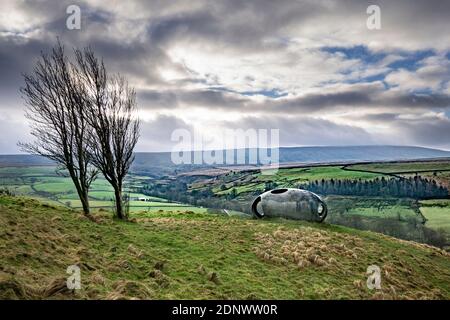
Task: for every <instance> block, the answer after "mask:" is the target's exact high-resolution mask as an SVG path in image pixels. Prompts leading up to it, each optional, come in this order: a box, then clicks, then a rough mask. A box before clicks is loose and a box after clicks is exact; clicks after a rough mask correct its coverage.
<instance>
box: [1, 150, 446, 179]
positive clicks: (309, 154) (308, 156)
mask: <svg viewBox="0 0 450 320" xmlns="http://www.w3.org/2000/svg"><path fill="white" fill-rule="evenodd" d="M251 150H255V149H251ZM222 152H224V155H225V151H222ZM192 155H194V153H192ZM434 158H450V152H449V151H443V150H438V149H431V148H422V147H409V146H342V147H332V146H330V147H282V148H280V163H299V162H300V163H329V162H345V161H349V162H358V161H394V160H417V159H434ZM235 159H236V155H235ZM248 159H249V150H246V156H245V161H246V164H248V163H249V161H248ZM235 162H236V161H235ZM51 164H52V162H51V161H49V160H47V159H45V158H42V157H39V156H34V155H0V166H27V165H51ZM194 167H195V168H199V167H207V166H206V165H203V166H199V165H196V166H192V165H175V164H173V163H172V161H171V154H170V152H137V153H136V158H135V161H134V163H133V166H132V170H133V171H134V172H145V173H147V174H154V175H156V176H161V175H165V174H171V173H173V172H175V171H176V172H184V171H188V170H191V169H192V168H194Z"/></svg>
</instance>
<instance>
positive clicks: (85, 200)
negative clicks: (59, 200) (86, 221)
mask: <svg viewBox="0 0 450 320" xmlns="http://www.w3.org/2000/svg"><path fill="white" fill-rule="evenodd" d="M69 174H70V177H71V178H72V181H73V183H74V185H75V189H77V193H78V197H79V198H80V201H81V205H82V206H83V213H84V215H85V216H90V213H91V212H90V207H89V197H88V192H87V190H83V189H82V188H81V185H80V183H79V182H78V179H77V178H76V176H75V174H74V173H73V171H72V170H69Z"/></svg>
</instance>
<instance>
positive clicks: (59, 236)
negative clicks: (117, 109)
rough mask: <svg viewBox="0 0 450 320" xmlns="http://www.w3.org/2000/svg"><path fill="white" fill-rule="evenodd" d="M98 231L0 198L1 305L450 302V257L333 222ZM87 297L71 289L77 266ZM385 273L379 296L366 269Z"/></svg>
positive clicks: (78, 219)
mask: <svg viewBox="0 0 450 320" xmlns="http://www.w3.org/2000/svg"><path fill="white" fill-rule="evenodd" d="M96 217H97V220H98V221H97V223H95V222H92V221H90V220H88V219H86V218H84V217H83V216H82V215H81V214H79V213H77V212H75V211H71V210H69V209H66V208H62V207H52V206H49V205H44V204H41V203H39V202H38V201H36V200H30V199H26V198H20V197H9V196H0V299H5V298H7V299H11V298H19V299H25V298H27V299H42V298H46V299H56V298H59V299H88V298H99V299H121V298H140V299H180V298H181V299H182V298H188V299H189V298H193V299H271V298H274V299H342V298H350V299H359V298H362V299H370V298H375V299H377V298H394V299H404V298H420V299H427V298H429V299H450V256H449V255H448V254H447V253H445V252H443V251H441V250H438V249H435V248H431V247H427V246H425V245H419V244H415V243H410V242H405V241H400V240H396V239H393V238H389V237H386V236H383V235H379V234H375V233H371V232H363V231H357V230H352V229H348V228H344V227H338V226H333V225H327V224H322V225H318V224H310V223H306V222H294V221H285V220H263V221H257V220H246V219H239V218H226V217H222V216H215V215H206V214H196V213H191V212H186V213H169V212H165V213H154V214H146V215H145V216H144V215H143V216H142V217H139V218H136V221H135V222H119V221H113V220H112V219H111V218H110V217H109V214H108V213H106V212H99V213H98V214H97V215H96ZM72 264H77V265H78V266H80V267H81V285H82V289H81V290H78V291H76V292H71V291H69V290H68V289H66V287H65V279H66V277H67V276H68V275H67V274H66V269H67V267H68V266H69V265H72ZM372 264H376V265H378V266H379V267H380V268H381V271H382V282H381V286H382V289H381V290H378V291H377V290H372V291H371V290H369V289H367V287H366V279H367V276H366V274H365V273H366V269H367V267H368V266H369V265H372Z"/></svg>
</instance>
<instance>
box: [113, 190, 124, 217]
mask: <svg viewBox="0 0 450 320" xmlns="http://www.w3.org/2000/svg"><path fill="white" fill-rule="evenodd" d="M114 195H115V197H116V215H117V218H119V219H121V220H124V219H125V216H124V214H123V202H122V188H120V187H118V186H117V187H114Z"/></svg>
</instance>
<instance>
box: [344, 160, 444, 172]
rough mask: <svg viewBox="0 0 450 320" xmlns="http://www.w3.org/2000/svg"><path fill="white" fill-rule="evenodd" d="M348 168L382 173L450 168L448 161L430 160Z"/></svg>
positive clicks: (351, 166)
mask: <svg viewBox="0 0 450 320" xmlns="http://www.w3.org/2000/svg"><path fill="white" fill-rule="evenodd" d="M347 168H348V169H354V170H365V171H375V172H383V173H398V172H415V171H418V172H429V171H441V170H450V161H430V162H425V161H422V162H396V163H370V164H358V165H350V166H347Z"/></svg>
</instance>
